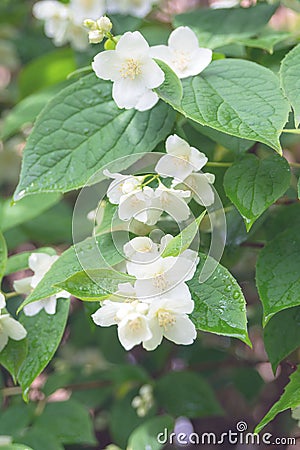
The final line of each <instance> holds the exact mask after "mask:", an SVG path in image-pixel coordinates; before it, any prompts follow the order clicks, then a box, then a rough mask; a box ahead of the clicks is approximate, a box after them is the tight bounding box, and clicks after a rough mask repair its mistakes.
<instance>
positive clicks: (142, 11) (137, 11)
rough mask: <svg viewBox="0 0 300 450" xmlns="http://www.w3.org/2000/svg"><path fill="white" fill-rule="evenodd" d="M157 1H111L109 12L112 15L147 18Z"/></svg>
mask: <svg viewBox="0 0 300 450" xmlns="http://www.w3.org/2000/svg"><path fill="white" fill-rule="evenodd" d="M156 2H157V0H109V2H108V11H109V12H111V13H121V14H129V15H132V16H136V17H145V16H146V15H147V14H149V12H150V11H151V9H152V5H153V4H155V3H156Z"/></svg>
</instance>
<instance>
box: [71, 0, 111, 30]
mask: <svg viewBox="0 0 300 450" xmlns="http://www.w3.org/2000/svg"><path fill="white" fill-rule="evenodd" d="M69 5H70V12H71V15H72V21H73V23H74V24H76V25H82V24H83V21H84V20H85V19H94V20H96V19H98V18H99V17H101V16H102V15H103V14H104V12H105V1H104V0H71V1H70V3H69Z"/></svg>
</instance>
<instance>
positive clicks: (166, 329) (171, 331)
mask: <svg viewBox="0 0 300 450" xmlns="http://www.w3.org/2000/svg"><path fill="white" fill-rule="evenodd" d="M193 309H194V302H193V301H192V300H191V299H184V298H181V297H178V298H177V299H175V298H174V297H173V296H172V298H168V297H162V298H160V299H158V300H155V301H153V302H152V303H151V304H150V308H149V313H148V317H149V320H150V329H151V332H152V338H151V339H149V340H148V341H144V342H143V347H144V348H145V349H146V350H154V349H155V348H156V347H157V346H158V345H159V344H160V343H161V341H162V339H163V336H165V337H166V338H167V339H169V340H170V341H172V342H174V343H175V344H183V345H189V344H192V343H193V341H194V340H195V339H196V337H197V332H196V328H195V325H194V324H193V322H192V321H191V320H190V319H189V317H188V315H187V314H189V313H191V312H192V311H193Z"/></svg>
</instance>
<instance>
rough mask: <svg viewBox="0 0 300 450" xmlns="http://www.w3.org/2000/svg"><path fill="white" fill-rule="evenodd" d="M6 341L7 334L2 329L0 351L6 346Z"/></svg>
mask: <svg viewBox="0 0 300 450" xmlns="http://www.w3.org/2000/svg"><path fill="white" fill-rule="evenodd" d="M7 343H8V336H7V334H5V333H3V331H2V332H1V333H0V352H2V350H3V349H4V347H6V345H7Z"/></svg>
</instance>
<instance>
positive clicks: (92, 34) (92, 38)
mask: <svg viewBox="0 0 300 450" xmlns="http://www.w3.org/2000/svg"><path fill="white" fill-rule="evenodd" d="M103 39H104V34H103V33H102V31H100V30H91V31H89V43H90V44H99V43H100V42H102V41H103Z"/></svg>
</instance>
